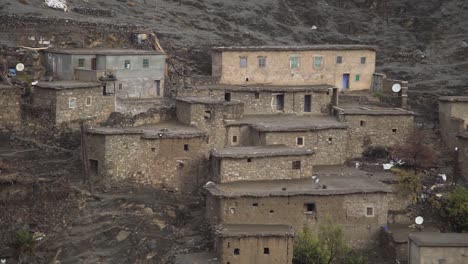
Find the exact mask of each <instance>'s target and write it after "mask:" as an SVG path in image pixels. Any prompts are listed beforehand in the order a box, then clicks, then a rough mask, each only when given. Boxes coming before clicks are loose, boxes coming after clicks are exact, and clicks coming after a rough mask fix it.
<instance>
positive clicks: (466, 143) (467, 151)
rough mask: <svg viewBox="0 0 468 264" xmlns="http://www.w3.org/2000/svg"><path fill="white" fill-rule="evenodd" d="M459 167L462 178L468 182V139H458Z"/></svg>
mask: <svg viewBox="0 0 468 264" xmlns="http://www.w3.org/2000/svg"><path fill="white" fill-rule="evenodd" d="M458 166H459V169H460V173H461V176H462V177H464V178H465V179H466V180H468V137H459V138H458Z"/></svg>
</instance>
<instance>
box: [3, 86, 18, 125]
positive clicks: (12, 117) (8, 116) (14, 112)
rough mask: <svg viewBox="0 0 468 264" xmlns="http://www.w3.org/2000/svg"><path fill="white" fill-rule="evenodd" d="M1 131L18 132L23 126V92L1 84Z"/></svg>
mask: <svg viewBox="0 0 468 264" xmlns="http://www.w3.org/2000/svg"><path fill="white" fill-rule="evenodd" d="M0 106H1V107H0V130H10V131H11V130H12V131H15V130H18V129H19V128H20V126H21V90H20V89H18V88H15V87H13V86H9V85H3V84H0Z"/></svg>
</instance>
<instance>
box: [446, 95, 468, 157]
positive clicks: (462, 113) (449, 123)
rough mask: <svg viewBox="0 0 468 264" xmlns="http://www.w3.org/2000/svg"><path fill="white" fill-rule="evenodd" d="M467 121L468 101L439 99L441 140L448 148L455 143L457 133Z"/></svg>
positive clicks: (452, 147) (451, 147) (454, 145)
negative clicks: (455, 101)
mask: <svg viewBox="0 0 468 264" xmlns="http://www.w3.org/2000/svg"><path fill="white" fill-rule="evenodd" d="M465 123H468V103H466V102H457V103H452V102H444V101H439V127H440V134H441V136H442V140H443V141H444V143H445V144H446V145H447V147H449V148H450V149H454V148H455V147H456V145H457V138H456V136H457V134H458V133H459V132H460V130H462V129H465V128H464V127H463V126H464V125H465Z"/></svg>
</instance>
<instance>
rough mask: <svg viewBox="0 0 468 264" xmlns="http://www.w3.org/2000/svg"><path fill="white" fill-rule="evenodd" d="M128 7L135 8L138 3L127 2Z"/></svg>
mask: <svg viewBox="0 0 468 264" xmlns="http://www.w3.org/2000/svg"><path fill="white" fill-rule="evenodd" d="M127 5H128V6H131V7H134V6H136V3H135V2H132V1H128V2H127Z"/></svg>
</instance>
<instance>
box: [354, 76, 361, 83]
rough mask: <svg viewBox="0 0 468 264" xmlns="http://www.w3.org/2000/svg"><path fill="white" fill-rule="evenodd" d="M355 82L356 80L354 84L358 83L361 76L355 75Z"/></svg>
mask: <svg viewBox="0 0 468 264" xmlns="http://www.w3.org/2000/svg"><path fill="white" fill-rule="evenodd" d="M355 80H356V82H359V81H360V80H361V75H359V74H356V77H355Z"/></svg>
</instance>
